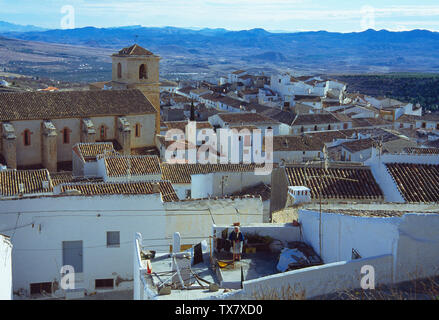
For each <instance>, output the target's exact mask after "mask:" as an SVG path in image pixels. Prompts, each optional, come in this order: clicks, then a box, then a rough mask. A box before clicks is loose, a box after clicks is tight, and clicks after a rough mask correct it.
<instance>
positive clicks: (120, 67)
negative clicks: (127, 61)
mask: <svg viewBox="0 0 439 320" xmlns="http://www.w3.org/2000/svg"><path fill="white" fill-rule="evenodd" d="M117 78H118V79H120V78H122V65H121V64H120V63H118V64H117Z"/></svg>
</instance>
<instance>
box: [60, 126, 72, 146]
mask: <svg viewBox="0 0 439 320" xmlns="http://www.w3.org/2000/svg"><path fill="white" fill-rule="evenodd" d="M62 136H63V139H62V140H63V143H64V144H69V143H70V129H69V128H64V129H63V131H62Z"/></svg>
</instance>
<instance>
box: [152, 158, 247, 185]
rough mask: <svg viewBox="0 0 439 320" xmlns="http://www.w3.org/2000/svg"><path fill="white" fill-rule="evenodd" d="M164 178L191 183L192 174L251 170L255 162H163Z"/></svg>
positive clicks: (175, 181) (174, 181)
mask: <svg viewBox="0 0 439 320" xmlns="http://www.w3.org/2000/svg"><path fill="white" fill-rule="evenodd" d="M160 166H161V168H162V179H163V180H169V181H171V182H172V183H184V184H189V183H191V174H207V173H212V172H250V171H254V170H255V168H256V165H255V164H170V163H161V165H160Z"/></svg>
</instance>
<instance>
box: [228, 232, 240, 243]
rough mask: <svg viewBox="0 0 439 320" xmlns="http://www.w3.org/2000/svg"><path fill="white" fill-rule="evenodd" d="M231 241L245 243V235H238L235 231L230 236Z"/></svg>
mask: <svg viewBox="0 0 439 320" xmlns="http://www.w3.org/2000/svg"><path fill="white" fill-rule="evenodd" d="M229 240H230V241H244V235H243V234H242V232H241V231H238V233H236V232H235V230H233V231H232V232H231V233H230V235H229Z"/></svg>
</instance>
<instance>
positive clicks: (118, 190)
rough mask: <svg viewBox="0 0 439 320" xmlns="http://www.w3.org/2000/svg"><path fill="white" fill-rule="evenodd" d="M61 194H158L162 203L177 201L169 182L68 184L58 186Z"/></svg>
mask: <svg viewBox="0 0 439 320" xmlns="http://www.w3.org/2000/svg"><path fill="white" fill-rule="evenodd" d="M154 184H158V185H159V191H155V190H154ZM60 189H61V192H62V193H63V192H66V191H69V190H77V191H79V192H81V194H82V195H91V196H95V195H115V194H154V193H158V192H160V193H161V195H162V198H163V201H164V202H170V201H178V197H177V195H176V193H175V190H174V188H173V187H172V184H171V183H170V182H169V181H147V182H146V181H141V182H111V183H108V182H100V183H70V184H63V185H61V186H60Z"/></svg>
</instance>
